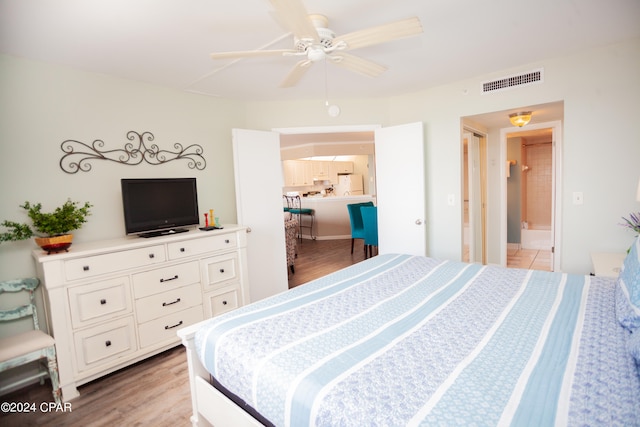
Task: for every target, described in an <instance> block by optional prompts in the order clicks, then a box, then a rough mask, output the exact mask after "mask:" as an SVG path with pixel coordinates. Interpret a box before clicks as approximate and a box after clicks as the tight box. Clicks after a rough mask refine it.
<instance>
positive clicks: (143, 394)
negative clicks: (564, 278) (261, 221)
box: [0, 240, 549, 427]
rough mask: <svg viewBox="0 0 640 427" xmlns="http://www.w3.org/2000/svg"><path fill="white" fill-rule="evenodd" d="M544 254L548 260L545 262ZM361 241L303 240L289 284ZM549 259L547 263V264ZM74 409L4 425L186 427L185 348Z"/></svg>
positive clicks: (18, 416) (25, 396)
mask: <svg viewBox="0 0 640 427" xmlns="http://www.w3.org/2000/svg"><path fill="white" fill-rule="evenodd" d="M545 257H546V261H545ZM364 258H365V257H364V247H363V244H362V240H356V244H355V249H354V253H353V254H351V240H304V241H303V242H302V243H300V244H299V245H298V258H297V259H296V263H295V273H294V274H291V273H289V287H290V288H291V287H295V286H298V285H300V284H302V283H306V282H308V281H310V280H313V279H315V278H318V277H320V276H323V275H325V274H328V273H331V272H333V271H336V270H339V269H341V268H345V267H348V266H349V265H351V264H354V263H356V262H360V261H362V260H363V259H364ZM508 258H509V261H508V262H509V266H513V267H521V268H535V269H545V267H546V266H547V265H548V263H549V262H548V260H549V258H548V254H545V253H544V251H518V252H516V251H513V252H512V253H511V251H510V253H509V254H508ZM545 262H546V265H545ZM79 391H80V397H78V398H77V399H74V400H73V401H71V402H70V403H71V412H55V411H54V412H42V411H40V410H39V409H38V410H37V411H36V412H33V413H0V425H2V426H96V427H97V426H125V425H126V426H160V427H163V426H167V427H177V426H187V425H189V417H190V416H191V400H190V392H189V381H188V372H187V362H186V355H185V350H184V348H183V347H182V346H177V347H175V348H173V349H171V350H168V351H166V352H164V353H161V354H159V355H157V356H154V357H152V358H150V359H147V360H146V361H142V362H139V363H137V364H135V365H132V366H130V367H127V368H125V369H122V370H120V371H117V372H115V373H113V374H110V375H108V376H106V377H103V378H100V379H98V380H95V381H93V382H91V383H88V384H85V385H83V386H81V387H80V389H79ZM51 401H52V398H51V386H50V383H49V382H48V381H47V382H46V383H45V384H44V385H42V386H41V385H34V386H30V387H28V388H25V389H22V390H20V391H17V392H14V393H12V394H9V395H5V396H2V397H0V402H16V403H17V402H21V403H25V402H27V403H35V404H36V408H40V404H41V403H42V402H51Z"/></svg>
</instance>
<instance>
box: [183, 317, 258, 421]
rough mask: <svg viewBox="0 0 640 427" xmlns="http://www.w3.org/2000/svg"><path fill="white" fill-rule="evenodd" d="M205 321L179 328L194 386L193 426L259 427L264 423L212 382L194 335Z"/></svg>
mask: <svg viewBox="0 0 640 427" xmlns="http://www.w3.org/2000/svg"><path fill="white" fill-rule="evenodd" d="M201 323H202V322H200V323H196V324H195V325H191V326H188V327H186V328H183V329H180V330H179V331H178V336H179V337H180V338H181V339H182V344H183V345H184V346H185V347H186V349H187V362H188V364H189V386H190V389H191V405H192V408H193V415H191V424H192V425H193V426H194V427H204V426H215V427H227V426H228V427H259V426H262V424H261V423H260V422H258V421H257V420H256V419H255V418H253V417H252V416H251V415H249V414H248V413H247V412H246V411H245V410H244V409H242V408H241V407H239V406H238V405H236V404H235V402H233V401H232V400H231V399H229V398H228V397H227V396H225V395H224V394H222V392H220V391H219V390H217V389H216V388H215V387H213V385H211V383H210V382H209V377H210V374H209V372H208V371H207V370H206V369H205V367H204V366H202V363H200V359H198V355H197V354H196V348H195V342H194V337H195V333H196V331H197V330H198V329H199V328H200V325H201Z"/></svg>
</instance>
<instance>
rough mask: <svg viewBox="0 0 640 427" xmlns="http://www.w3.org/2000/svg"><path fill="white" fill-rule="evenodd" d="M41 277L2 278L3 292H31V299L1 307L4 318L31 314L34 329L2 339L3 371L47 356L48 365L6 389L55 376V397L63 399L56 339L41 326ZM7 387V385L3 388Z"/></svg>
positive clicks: (0, 359) (0, 369)
mask: <svg viewBox="0 0 640 427" xmlns="http://www.w3.org/2000/svg"><path fill="white" fill-rule="evenodd" d="M39 284H40V281H39V280H38V279H37V278H29V279H16V280H5V281H2V282H0V295H2V294H3V293H5V292H21V291H27V292H28V293H29V303H28V304H25V305H22V306H19V307H15V308H11V309H2V310H0V322H13V321H15V320H18V319H21V318H23V317H31V318H32V320H33V329H32V330H29V331H27V332H22V333H18V334H14V335H11V336H9V337H6V338H2V339H0V372H4V371H7V370H9V369H13V368H15V367H17V366H21V365H24V364H26V363H30V362H35V361H43V360H46V369H42V370H39V371H38V373H36V374H35V375H33V376H31V377H29V378H24V379H22V380H19V381H17V382H16V383H15V384H13V385H7V386H6V389H8V388H10V387H13V386H18V385H22V384H27V383H28V382H30V381H31V380H33V379H35V378H40V384H42V383H43V379H44V377H45V376H49V378H50V379H51V386H52V388H53V398H54V400H55V401H56V403H60V394H61V393H60V385H59V382H58V361H57V359H56V342H55V340H54V339H53V338H52V337H51V336H50V335H48V334H46V333H45V332H43V331H41V330H40V325H39V324H38V314H37V312H36V305H35V300H34V292H35V290H36V288H37V287H38V285H39ZM4 390H5V387H3V391H4Z"/></svg>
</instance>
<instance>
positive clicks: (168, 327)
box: [164, 320, 182, 330]
mask: <svg viewBox="0 0 640 427" xmlns="http://www.w3.org/2000/svg"><path fill="white" fill-rule="evenodd" d="M180 325H182V320H181V321H179V322H178V323H176V324H175V325H173V326H165V327H164V329H165V330H166V329H173V328H177V327H178V326H180Z"/></svg>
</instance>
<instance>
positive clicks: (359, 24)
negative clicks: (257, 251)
mask: <svg viewBox="0 0 640 427" xmlns="http://www.w3.org/2000/svg"><path fill="white" fill-rule="evenodd" d="M303 2H304V4H305V5H306V7H307V10H308V12H309V13H321V14H324V15H326V16H327V17H328V18H329V27H330V28H331V29H332V30H333V31H334V32H335V33H336V34H338V35H339V34H344V33H349V32H352V31H355V30H360V29H364V28H366V27H369V26H375V25H380V24H383V23H386V22H390V21H394V20H399V19H403V18H407V17H410V16H418V17H419V18H420V20H421V22H422V26H423V28H424V33H423V34H422V35H420V36H417V37H413V38H409V39H403V40H398V41H394V42H390V43H386V44H383V45H378V46H373V47H368V48H363V49H359V50H356V51H351V52H352V53H354V54H358V55H360V56H362V57H364V58H367V59H369V60H373V61H375V62H378V63H380V64H382V65H385V66H388V67H389V70H388V71H387V72H386V73H384V74H383V75H382V76H381V77H378V78H376V79H373V78H369V77H363V76H360V75H358V74H355V73H352V72H349V71H347V70H344V69H342V68H338V67H335V66H332V65H331V64H328V65H327V67H326V76H325V67H324V65H323V64H322V63H320V64H315V66H314V67H313V69H312V70H311V71H310V72H308V73H307V75H305V77H304V78H303V80H302V81H301V82H300V84H299V85H298V86H297V87H295V88H288V89H281V88H278V85H279V83H280V81H281V80H282V79H283V78H284V77H285V75H286V74H287V73H288V71H289V69H290V68H291V67H292V66H293V64H294V63H295V62H296V61H297V59H296V58H291V57H276V58H273V57H270V58H254V59H244V60H241V61H239V62H236V63H232V61H228V60H226V61H214V60H212V59H211V58H210V57H209V53H211V52H219V51H228V50H251V49H257V48H261V47H265V46H266V45H268V44H269V46H268V47H269V48H290V47H291V44H290V43H291V37H287V36H286V37H284V39H283V40H282V41H280V42H276V43H273V44H270V43H271V42H274V41H275V40H278V39H279V38H282V37H283V36H285V31H284V30H283V29H282V28H281V27H280V26H279V25H278V24H276V22H275V21H274V19H273V18H272V16H271V15H270V10H271V9H272V8H271V5H270V3H269V1H267V0H242V1H223V0H0V52H3V53H7V54H11V55H16V56H20V57H25V58H30V59H34V60H40V61H47V62H52V63H56V64H61V65H65V66H70V67H74V68H78V69H82V70H87V71H91V72H96V73H103V74H108V75H113V76H117V77H121V78H125V79H132V80H137V81H142V82H148V83H151V84H155V85H161V86H167V87H172V88H177V89H181V90H185V91H192V92H198V93H203V94H207V95H211V96H222V97H230V98H239V99H252V100H270V99H303V98H307V99H310V98H315V99H318V98H322V99H323V98H325V96H326V95H328V98H329V99H331V98H349V97H369V96H388V95H393V94H399V93H405V92H410V91H415V90H417V89H422V88H428V87H432V86H435V85H439V84H443V83H447V82H451V81H457V80H461V79H465V78H470V77H474V76H478V75H482V74H486V73H491V72H494V71H496V70H504V69H509V68H512V67H519V66H522V65H524V64H528V63H531V62H534V61H538V60H541V59H545V58H553V57H561V56H563V55H567V54H569V53H570V52H574V51H580V50H583V49H588V48H592V47H595V46H604V45H608V44H611V43H615V42H618V41H621V40H626V39H630V38H636V37H640V1H638V0H606V1H605V0H538V1H532V2H524V3H523V2H513V1H508V0H486V1H479V0H457V1H453V0H429V1H425V0H396V1H388V0H303ZM524 71H529V70H524ZM325 77H326V82H327V88H328V92H327V93H325Z"/></svg>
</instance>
